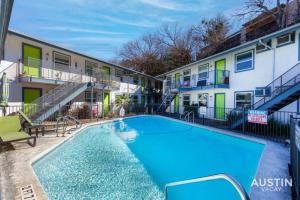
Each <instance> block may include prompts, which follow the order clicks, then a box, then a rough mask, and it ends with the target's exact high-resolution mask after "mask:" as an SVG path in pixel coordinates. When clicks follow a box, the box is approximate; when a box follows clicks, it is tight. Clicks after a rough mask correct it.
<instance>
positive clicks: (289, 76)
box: [231, 63, 300, 129]
mask: <svg viewBox="0 0 300 200" xmlns="http://www.w3.org/2000/svg"><path fill="white" fill-rule="evenodd" d="M265 90H266V91H268V95H267V96H265V97H263V98H262V99H260V100H259V101H257V102H256V103H254V104H253V105H252V109H255V110H266V111H268V114H269V115H270V114H272V113H274V112H275V111H278V110H280V109H282V108H284V107H285V106H287V105H289V104H290V103H293V102H294V101H296V100H298V99H299V98H300V63H297V64H296V65H295V66H294V67H292V68H290V69H289V70H288V71H286V72H285V73H284V74H282V75H281V76H279V77H278V78H277V79H275V80H274V81H272V82H271V83H270V84H268V85H267V86H266V87H265ZM242 123H243V120H242V119H239V120H238V121H236V122H234V123H232V125H231V128H233V129H234V128H237V127H238V126H240V125H241V124H242Z"/></svg>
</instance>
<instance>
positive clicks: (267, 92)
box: [158, 24, 300, 119]
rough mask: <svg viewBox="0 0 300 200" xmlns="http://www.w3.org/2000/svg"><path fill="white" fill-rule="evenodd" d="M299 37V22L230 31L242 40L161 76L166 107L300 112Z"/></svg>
mask: <svg viewBox="0 0 300 200" xmlns="http://www.w3.org/2000/svg"><path fill="white" fill-rule="evenodd" d="M269 30H271V29H269ZM252 32H253V31H252ZM246 34H247V32H246ZM237 35H238V36H237ZM252 36H253V35H252ZM299 38H300V24H294V25H291V26H289V27H287V28H285V29H282V30H272V31H271V32H270V33H268V34H267V35H264V36H261V37H252V38H251V39H250V40H248V41H244V42H241V33H240V32H239V33H236V34H235V35H232V36H230V37H229V38H227V41H230V43H232V44H233V43H234V41H237V42H238V43H239V44H238V45H233V47H229V48H225V49H223V50H222V51H220V52H217V53H215V54H213V55H210V56H207V57H204V58H203V59H200V60H198V61H197V62H194V63H191V64H188V65H185V66H182V67H180V68H177V69H174V70H172V71H169V72H167V73H164V74H162V75H160V76H158V77H159V78H161V79H163V80H164V89H163V91H164V99H168V100H170V102H171V103H170V102H169V103H168V101H167V100H164V103H165V107H164V109H166V111H168V112H172V113H183V112H184V107H185V106H189V105H197V106H202V107H212V108H215V109H218V110H219V111H218V112H217V111H216V112H215V116H214V117H215V118H217V119H224V118H225V111H220V108H223V109H225V108H253V109H261V110H276V111H277V110H288V111H295V112H296V111H297V112H300V101H299V98H300V83H299V82H300V66H299V61H300V39H299ZM221 110H222V109H221Z"/></svg>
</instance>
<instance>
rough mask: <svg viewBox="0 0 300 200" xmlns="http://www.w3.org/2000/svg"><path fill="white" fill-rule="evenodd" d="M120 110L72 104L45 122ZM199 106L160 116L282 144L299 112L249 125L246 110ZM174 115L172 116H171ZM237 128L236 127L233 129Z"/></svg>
mask: <svg viewBox="0 0 300 200" xmlns="http://www.w3.org/2000/svg"><path fill="white" fill-rule="evenodd" d="M158 107H159V104H147V105H141V104H128V105H126V106H124V109H125V115H126V116H128V115H135V114H145V113H146V114H153V113H156V110H157V108H158ZM120 108H121V107H120V106H119V105H117V104H110V105H107V106H104V107H103V106H102V103H94V104H93V105H92V106H91V105H90V103H84V102H79V103H73V104H69V105H65V106H62V107H61V108H60V110H59V111H57V112H55V113H54V114H53V115H51V116H50V117H49V118H48V119H46V121H55V120H56V119H57V117H58V116H61V115H70V116H73V117H75V118H77V119H80V120H82V121H90V120H98V119H101V118H114V117H119V116H120V114H119V113H120ZM20 109H22V106H11V107H7V108H6V115H9V114H12V113H14V112H17V111H18V110H20ZM201 109H202V108H200V107H199V106H194V105H193V106H183V105H180V106H179V108H178V111H179V112H178V113H174V110H172V109H171V110H170V108H169V109H168V110H167V111H166V112H162V113H158V114H160V115H164V116H168V117H172V118H176V119H181V118H182V115H181V114H180V113H182V114H183V113H185V112H188V111H193V112H194V122H195V123H197V124H201V125H206V126H212V127H216V128H220V129H227V130H231V131H237V132H242V133H243V134H247V135H253V136H257V137H263V138H268V139H272V140H276V141H279V142H284V141H286V140H287V139H289V135H290V134H289V133H290V117H291V116H293V117H295V116H296V115H297V113H296V112H287V111H275V112H269V115H268V123H267V124H254V123H249V122H248V120H247V112H248V110H247V109H236V108H215V107H206V108H205V113H204V112H203V109H202V111H201ZM170 111H171V112H170ZM3 114H4V113H3V110H1V108H0V116H3ZM234 124H236V126H235V127H233V125H234Z"/></svg>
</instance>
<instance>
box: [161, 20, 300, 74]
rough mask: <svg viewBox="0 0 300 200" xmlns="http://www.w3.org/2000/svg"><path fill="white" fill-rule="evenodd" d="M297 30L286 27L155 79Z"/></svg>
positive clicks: (299, 26) (299, 24) (295, 26)
mask: <svg viewBox="0 0 300 200" xmlns="http://www.w3.org/2000/svg"><path fill="white" fill-rule="evenodd" d="M298 28H300V23H297V24H294V25H292V26H290V27H287V28H284V29H281V30H279V31H276V32H273V33H271V34H269V35H265V36H263V37H260V38H258V39H255V40H252V41H249V42H246V43H244V44H241V45H239V46H236V47H233V48H231V49H227V50H225V51H222V52H220V53H217V54H214V55H211V56H209V57H206V58H203V59H201V60H198V61H196V62H193V63H190V64H187V65H184V66H182V67H179V68H176V69H173V70H171V71H168V72H165V73H163V74H160V75H157V76H156V78H160V77H161V76H164V75H166V74H169V73H172V72H175V71H178V70H181V69H184V68H187V67H190V66H192V65H195V64H199V63H201V62H205V61H207V60H210V59H213V58H216V57H219V56H222V55H224V54H227V53H231V52H233V51H236V50H239V49H242V48H246V47H248V46H251V45H253V44H256V43H258V42H259V41H260V40H266V39H269V38H273V37H276V36H279V35H282V34H285V33H287V32H290V31H293V30H296V29H298Z"/></svg>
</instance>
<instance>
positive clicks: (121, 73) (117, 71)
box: [115, 69, 124, 82]
mask: <svg viewBox="0 0 300 200" xmlns="http://www.w3.org/2000/svg"><path fill="white" fill-rule="evenodd" d="M115 74H116V77H119V78H120V81H121V82H123V75H124V72H123V71H122V70H118V69H116V71H115Z"/></svg>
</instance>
